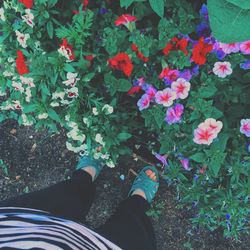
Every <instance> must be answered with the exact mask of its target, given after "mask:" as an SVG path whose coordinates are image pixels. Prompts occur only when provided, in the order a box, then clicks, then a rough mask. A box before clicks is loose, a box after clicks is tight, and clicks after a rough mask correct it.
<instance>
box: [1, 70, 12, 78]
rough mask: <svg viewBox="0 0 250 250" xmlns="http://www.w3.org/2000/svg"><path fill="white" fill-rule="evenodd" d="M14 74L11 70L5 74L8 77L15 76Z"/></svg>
mask: <svg viewBox="0 0 250 250" xmlns="http://www.w3.org/2000/svg"><path fill="white" fill-rule="evenodd" d="M13 75H14V74H13V73H12V72H10V71H4V72H3V76H5V77H8V76H13Z"/></svg>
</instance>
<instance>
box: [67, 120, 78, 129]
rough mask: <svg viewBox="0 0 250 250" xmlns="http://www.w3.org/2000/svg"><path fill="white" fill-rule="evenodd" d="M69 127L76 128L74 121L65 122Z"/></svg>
mask: <svg viewBox="0 0 250 250" xmlns="http://www.w3.org/2000/svg"><path fill="white" fill-rule="evenodd" d="M67 124H68V126H69V127H71V128H73V129H78V125H77V123H76V122H71V121H70V122H68V123H67Z"/></svg>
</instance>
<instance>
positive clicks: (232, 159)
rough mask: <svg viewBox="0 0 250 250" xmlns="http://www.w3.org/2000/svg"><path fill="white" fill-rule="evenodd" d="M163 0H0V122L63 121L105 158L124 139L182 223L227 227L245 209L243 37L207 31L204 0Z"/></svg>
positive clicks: (75, 143) (72, 135)
mask: <svg viewBox="0 0 250 250" xmlns="http://www.w3.org/2000/svg"><path fill="white" fill-rule="evenodd" d="M159 2H163V4H164V1H159ZM171 2H172V1H168V2H167V3H165V12H164V9H162V7H161V5H154V1H151V0H150V1H149V2H136V1H135V2H134V1H130V3H129V1H121V5H122V6H124V7H129V9H127V10H126V9H121V8H114V4H113V3H112V1H106V3H105V2H103V1H95V2H90V4H88V1H83V3H82V4H81V5H80V1H78V0H75V1H71V2H70V3H68V2H66V1H65V3H58V1H57V0H47V1H41V0H39V1H35V2H34V3H33V1H25V0H22V1H21V0H20V1H4V3H3V7H2V8H0V27H1V33H0V42H1V44H0V50H1V58H0V63H1V66H0V71H1V76H0V83H1V85H0V96H2V99H3V101H2V103H1V106H0V108H1V113H0V121H3V120H5V119H8V118H14V119H17V120H18V122H19V124H20V125H25V126H30V125H32V124H33V125H34V126H35V128H36V129H43V128H48V129H49V132H50V133H55V132H59V130H60V128H64V129H65V130H66V131H67V138H68V139H67V142H66V146H67V148H68V149H69V150H71V151H73V152H75V153H80V154H92V155H93V156H94V157H95V158H98V159H99V158H101V159H103V160H104V161H105V162H106V164H107V165H108V166H109V167H114V166H115V164H116V162H117V159H118V157H119V155H122V154H131V153H132V151H133V149H134V148H132V149H131V148H130V147H128V144H129V140H132V141H133V143H134V144H135V145H134V146H135V148H136V149H138V148H140V147H144V148H145V147H146V148H147V149H148V150H149V151H150V152H152V155H154V156H155V158H156V159H157V160H158V162H159V168H160V169H161V170H162V176H163V178H165V179H166V181H168V183H169V184H174V185H175V186H176V188H177V193H178V199H179V201H180V205H182V206H185V207H186V208H194V207H195V209H196V211H197V216H196V217H195V218H193V221H194V222H196V223H199V224H200V225H205V226H207V227H208V228H209V229H211V230H214V229H216V228H218V227H223V229H224V234H225V236H227V237H229V236H233V237H238V235H239V232H240V231H242V230H247V227H248V226H249V224H248V221H247V220H248V218H249V211H250V207H249V197H250V190H249V181H250V179H249V172H250V170H249V167H250V163H249V159H250V157H249V150H250V149H249V144H248V143H249V139H248V137H250V119H249V117H250V99H249V96H250V86H249V80H250V74H249V72H248V71H247V70H248V69H249V68H250V63H249V60H248V59H249V56H248V55H249V54H250V42H249V41H246V42H236V43H230V44H225V43H222V42H219V41H217V40H216V39H215V38H214V37H213V36H212V35H211V30H210V26H209V18H208V12H207V8H206V6H205V5H202V7H201V10H200V13H199V11H197V10H196V8H195V6H196V5H194V6H193V5H191V4H189V3H187V2H185V1H182V2H180V1H174V3H171ZM194 2H195V1H194ZM116 4H117V3H116ZM131 4H132V5H131ZM162 11H163V12H164V15H165V17H164V15H163V13H162ZM132 13H133V14H132ZM99 146H101V148H100V147H99ZM96 147H98V150H96Z"/></svg>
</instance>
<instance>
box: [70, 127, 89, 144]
mask: <svg viewBox="0 0 250 250" xmlns="http://www.w3.org/2000/svg"><path fill="white" fill-rule="evenodd" d="M67 137H69V138H71V139H73V140H74V141H80V142H83V141H85V139H86V136H85V135H84V134H80V133H79V130H78V129H77V128H76V129H72V130H71V131H70V132H68V133H67Z"/></svg>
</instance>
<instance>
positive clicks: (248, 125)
mask: <svg viewBox="0 0 250 250" xmlns="http://www.w3.org/2000/svg"><path fill="white" fill-rule="evenodd" d="M240 125H241V126H240V132H241V133H242V134H244V135H246V136H247V137H250V119H242V120H241V121H240Z"/></svg>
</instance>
